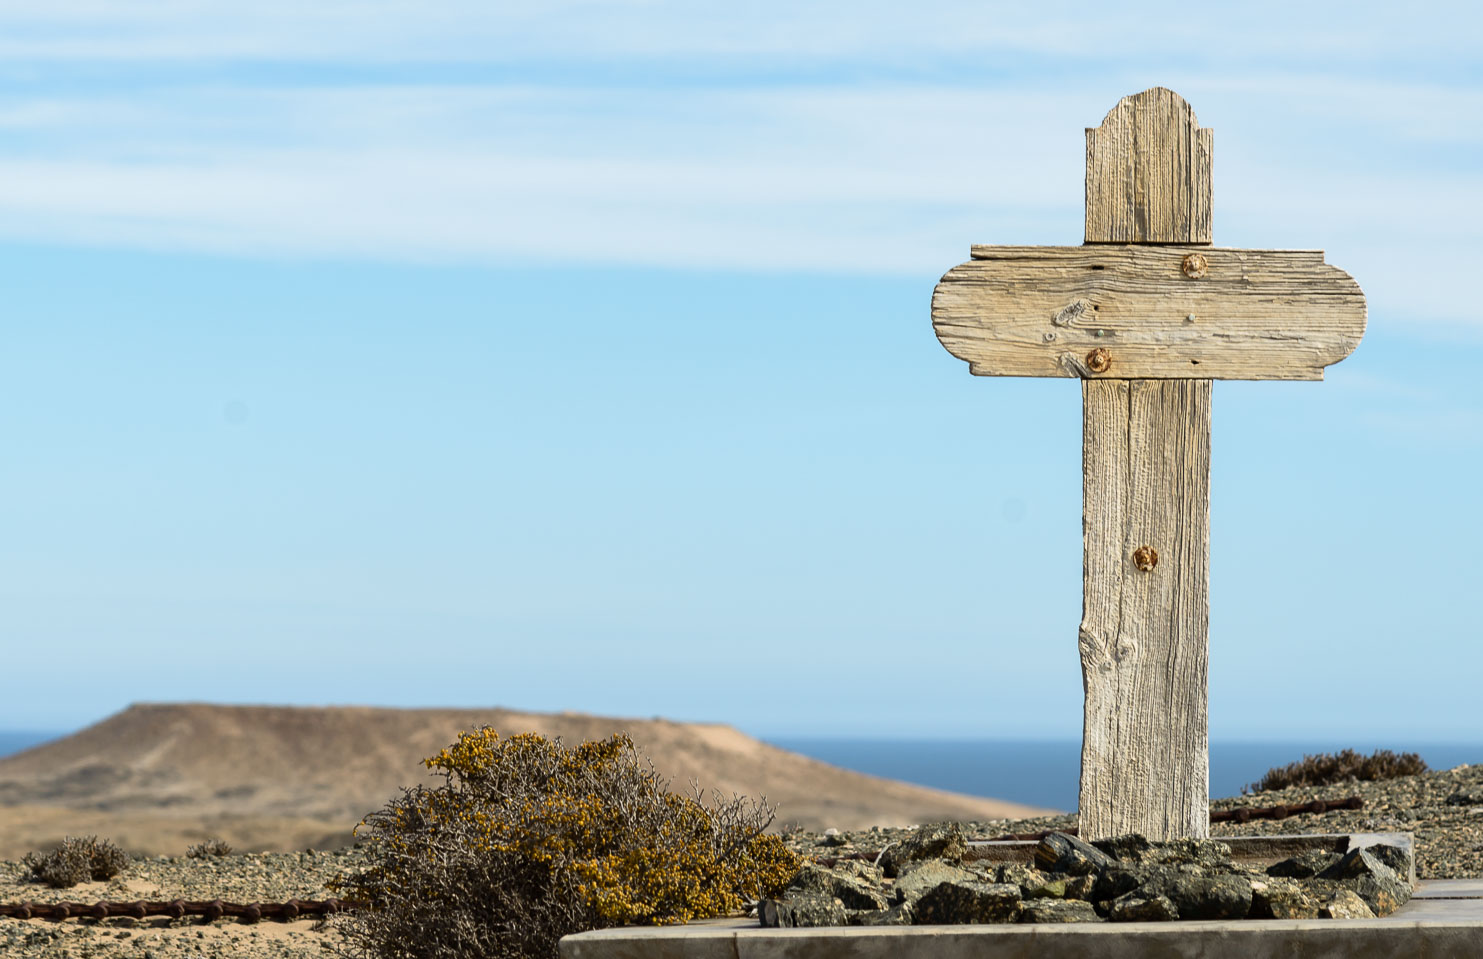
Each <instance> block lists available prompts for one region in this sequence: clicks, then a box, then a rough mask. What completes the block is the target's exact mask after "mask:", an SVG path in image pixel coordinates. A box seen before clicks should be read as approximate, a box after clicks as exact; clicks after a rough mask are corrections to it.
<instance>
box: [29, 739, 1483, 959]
mask: <svg viewBox="0 0 1483 959" xmlns="http://www.w3.org/2000/svg"><path fill="white" fill-rule="evenodd" d="M1356 795H1357V796H1359V797H1361V798H1362V799H1364V801H1365V808H1364V809H1361V810H1353V811H1351V810H1340V811H1334V812H1328V813H1323V814H1318V815H1315V814H1303V815H1298V816H1292V817H1290V818H1288V819H1285V820H1277V821H1273V820H1255V821H1252V822H1248V823H1245V824H1236V823H1217V824H1215V826H1214V827H1213V828H1212V832H1213V833H1214V834H1215V835H1217V836H1232V835H1275V834H1283V833H1328V832H1340V833H1341V832H1393V831H1401V832H1411V833H1413V834H1415V837H1416V848H1417V861H1416V872H1417V875H1418V876H1419V877H1421V878H1423V879H1426V878H1459V879H1460V878H1483V764H1475V765H1471V766H1459V767H1458V768H1456V769H1451V770H1445V771H1441V772H1432V773H1426V774H1423V775H1420V776H1407V777H1404V778H1401V779H1393V780H1388V781H1385V782H1375V783H1362V782H1353V781H1351V782H1346V783H1339V784H1337V785H1332V786H1321V787H1308V788H1294V789H1286V790H1282V791H1278V792H1267V793H1253V794H1251V795H1248V796H1241V797H1237V798H1233V799H1224V800H1220V801H1218V802H1216V803H1214V805H1213V807H1212V808H1214V809H1233V808H1237V807H1240V806H1252V807H1257V806H1274V805H1278V804H1279V803H1280V804H1288V805H1290V804H1295V803H1304V802H1309V801H1311V800H1314V799H1324V800H1335V799H1343V798H1346V797H1348V796H1356ZM1449 799H1451V800H1452V802H1448V800H1449ZM1074 823H1075V819H1074V817H1071V816H1060V817H1053V818H1041V819H1028V820H1014V821H1009V820H1004V821H998V822H990V823H971V824H968V825H969V829H970V831H971V832H972V833H973V834H974V835H976V836H984V837H992V836H996V835H1001V834H1004V833H1025V832H1037V831H1040V830H1043V829H1056V828H1066V827H1068V826H1071V825H1073V824H1074ZM906 833H907V830H904V829H871V830H866V831H860V832H853V833H842V834H839V835H834V836H825V835H820V834H815V833H809V832H796V833H791V834H789V835H788V837H787V839H788V842H789V844H790V845H792V846H793V847H794V848H795V849H796V850H798V851H799V852H800V853H803V854H804V855H838V854H839V853H841V852H848V851H854V850H858V851H875V850H879V849H880V848H882V847H883V846H884V845H885V844H886V843H888V842H892V841H894V840H897V839H900V838H902V837H903V836H905V835H906ZM104 838H106V837H104ZM364 862H365V858H364V853H363V851H362V850H361V849H358V848H349V849H342V850H337V851H334V852H319V853H316V852H312V851H310V852H300V853H261V854H254V855H240V856H238V855H233V856H225V857H209V858H204V859H187V858H185V857H160V858H153V859H139V860H135V861H134V863H132V864H131V865H130V866H129V868H128V869H126V870H125V871H124V872H123V873H122V874H121V875H119V876H118V877H116V878H115V879H113V880H111V881H109V882H106V883H104V882H95V883H87V884H84V885H79V886H75V887H73V888H71V889H49V888H47V887H46V886H44V885H41V884H39V883H34V882H30V881H28V874H27V870H25V869H24V868H23V867H22V866H21V865H20V863H18V862H3V863H0V902H7V903H9V902H22V901H25V900H30V901H32V902H58V901H61V900H69V901H73V902H88V903H91V902H96V901H98V900H103V899H107V900H123V901H131V900H134V899H159V900H169V899H175V898H180V899H222V900H224V901H228V902H282V901H283V900H286V899H291V898H299V899H324V898H326V897H328V896H332V895H334V893H333V891H331V890H329V889H327V888H326V887H325V883H326V882H327V881H328V880H330V879H332V878H335V877H337V876H341V875H344V874H346V873H350V872H354V871H356V870H357V869H359V868H360V867H361V866H362V865H363V864H364ZM337 921H338V920H334V919H331V920H329V921H322V920H317V919H302V920H296V921H294V922H275V921H264V922H261V923H257V924H254V925H244V924H242V923H240V922H238V921H237V920H235V919H231V918H224V919H219V920H217V921H215V922H211V923H203V922H202V921H201V920H200V919H199V918H191V917H187V918H185V919H180V920H169V919H165V918H151V919H145V920H138V921H136V920H133V919H130V918H127V917H119V918H109V919H104V920H101V921H99V920H94V919H90V918H81V919H67V920H63V921H60V922H57V921H53V920H47V919H26V920H21V919H11V918H6V917H0V956H4V957H6V959H11V957H15V959H31V957H37V959H42V957H45V959H63V957H65V959H89V957H99V959H103V957H137V959H207V957H214V956H234V957H243V959H278V957H295V959H309V957H314V959H326V957H330V956H332V955H334V954H335V953H336V951H337V950H344V949H345V948H346V941H345V939H344V938H343V937H342V936H341V935H340V934H339V932H338V931H337V925H336V923H337Z"/></svg>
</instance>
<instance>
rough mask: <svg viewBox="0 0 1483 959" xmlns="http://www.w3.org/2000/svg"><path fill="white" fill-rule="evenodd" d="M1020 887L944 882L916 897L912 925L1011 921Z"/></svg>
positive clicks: (1017, 902) (1018, 902) (1016, 909)
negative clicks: (920, 896)
mask: <svg viewBox="0 0 1483 959" xmlns="http://www.w3.org/2000/svg"><path fill="white" fill-rule="evenodd" d="M1019 904H1020V889H1019V887H1018V886H1012V885H1010V884H1009V883H997V882H996V883H986V882H944V883H942V884H940V885H939V886H937V888H935V889H933V890H932V891H930V892H928V893H927V894H926V895H924V896H923V897H922V898H920V899H918V900H917V902H916V906H915V907H914V908H913V910H912V924H913V925H918V926H921V925H940V924H944V923H983V922H1013V921H1014V919H1015V915H1016V914H1017V913H1018V911H1019Z"/></svg>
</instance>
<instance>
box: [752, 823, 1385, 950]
mask: <svg viewBox="0 0 1483 959" xmlns="http://www.w3.org/2000/svg"><path fill="white" fill-rule="evenodd" d="M967 855H968V845H967V841H966V839H965V837H964V835H963V832H962V829H961V827H959V826H958V825H957V824H955V823H942V824H938V825H933V826H923V827H921V828H920V829H918V830H916V831H915V832H914V833H912V834H911V835H910V836H909V837H908V838H907V839H905V840H904V841H902V842H900V843H898V844H896V845H893V846H889V847H887V848H886V849H885V850H883V851H882V852H881V853H880V855H879V856H877V857H876V858H875V859H874V860H870V859H838V860H834V861H823V862H817V861H816V862H810V863H808V864H807V865H805V866H804V867H803V869H802V871H801V872H800V873H799V874H798V877H797V878H796V879H795V880H794V881H793V884H792V885H791V886H790V887H789V888H788V890H787V892H786V893H785V894H784V895H783V897H782V898H781V899H775V900H773V899H765V900H763V901H761V902H760V903H758V904H757V915H758V918H759V919H760V920H761V922H762V924H763V925H764V926H845V925H851V926H881V925H935V924H947V923H989V922H997V923H1010V922H1103V921H1112V922H1130V921H1157V920H1170V919H1248V918H1250V919H1313V918H1332V919H1353V918H1371V917H1374V916H1383V915H1387V914H1389V913H1391V912H1394V911H1395V910H1396V909H1398V908H1400V906H1401V905H1402V904H1403V903H1405V902H1406V900H1408V899H1410V898H1411V884H1410V882H1409V880H1408V879H1407V878H1406V877H1407V876H1408V875H1409V873H1410V864H1409V862H1408V859H1407V857H1408V855H1409V853H1408V852H1407V851H1405V850H1403V849H1401V848H1399V847H1396V846H1384V845H1378V846H1368V847H1365V848H1363V849H1354V850H1351V851H1349V852H1347V853H1343V854H1340V853H1337V852H1332V851H1327V850H1312V851H1308V852H1304V853H1302V854H1300V855H1298V856H1295V857H1293V858H1291V859H1285V860H1283V861H1281V862H1278V863H1274V864H1272V865H1270V866H1268V867H1266V868H1265V869H1262V868H1260V867H1256V866H1250V865H1245V864H1238V863H1236V862H1234V861H1233V860H1232V858H1231V847H1230V846H1228V845H1227V844H1226V843H1223V842H1219V841H1217V840H1213V839H1184V840H1176V841H1173V842H1150V841H1149V840H1147V839H1145V838H1143V837H1142V836H1137V835H1130V836H1121V837H1118V838H1116V839H1108V840H1099V841H1097V842H1093V843H1086V842H1083V841H1082V840H1080V839H1077V838H1076V837H1075V836H1069V835H1066V834H1064V833H1052V834H1050V835H1048V836H1046V837H1045V838H1044V839H1042V840H1041V841H1040V842H1039V843H1038V844H1037V845H1036V847H1035V850H1034V858H1033V860H1032V861H1031V862H1028V863H1026V862H1003V863H993V862H988V861H985V860H977V861H973V860H969V859H967Z"/></svg>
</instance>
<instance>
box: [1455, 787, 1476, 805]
mask: <svg viewBox="0 0 1483 959" xmlns="http://www.w3.org/2000/svg"><path fill="white" fill-rule="evenodd" d="M1447 805H1449V806H1483V789H1462V790H1459V791H1457V792H1455V793H1453V794H1452V795H1450V796H1448V797H1447Z"/></svg>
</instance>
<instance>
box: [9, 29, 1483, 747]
mask: <svg viewBox="0 0 1483 959" xmlns="http://www.w3.org/2000/svg"><path fill="white" fill-rule="evenodd" d="M1241 10H1242V15H1241V16H1239V17H1236V16H1232V14H1231V8H1229V7H1221V6H1216V5H1206V6H1204V7H1200V6H1196V7H1184V8H1179V9H1178V10H1177V11H1174V10H1171V8H1169V6H1168V5H1167V4H1133V3H1106V4H1085V5H1070V4H1055V3H1042V4H1033V5H1026V4H994V3H945V2H923V3H916V4H897V3H861V2H854V3H849V4H844V3H817V4H784V3H771V2H759V3H751V4H743V5H738V4H712V3H697V2H686V3H679V2H666V0H653V2H630V3H624V2H612V3H565V2H558V0H547V2H543V3H540V4H521V5H508V4H504V5H495V4H477V3H431V4H429V3H410V2H405V3H404V2H357V3H353V4H352V3H334V2H319V3H315V4H308V5H306V4H302V3H293V4H290V3H276V2H262V3H255V4H250V5H249V4H224V3H186V2H170V0H161V2H155V3H136V2H107V3H103V2H83V0H76V2H73V0H52V2H50V3H48V4H44V5H43V4H34V3H33V4H13V3H0V80H3V83H0V277H3V290H4V307H3V313H0V317H3V319H0V329H3V331H4V342H3V347H0V442H3V444H4V448H5V450H6V453H7V455H6V457H5V465H4V467H3V469H0V501H3V502H5V503H6V504H8V505H7V508H6V509H4V510H3V511H0V630H3V647H4V654H3V655H4V666H3V667H0V727H6V728H40V729H66V728H72V727H76V726H79V725H82V724H85V723H88V722H91V721H94V720H96V719H99V718H101V717H103V716H105V715H107V714H109V713H111V712H113V711H115V710H117V709H119V708H122V707H123V706H124V705H126V704H127V703H129V702H132V701H136V700H179V699H204V700H216V701H225V702H280V703H305V704H316V703H374V704H384V705H466V706H479V705H502V706H509V707H516V708H526V709H536V710H559V709H575V710H582V711H588V712H597V713H611V714H621V715H636V716H650V715H664V716H668V717H672V718H677V719H693V720H713V721H723V722H729V723H733V724H735V725H737V726H739V727H741V728H743V729H745V730H747V731H749V732H753V733H757V734H761V735H789V734H791V735H808V734H814V735H817V734H838V735H862V736H879V735H901V736H940V737H948V736H1015V737H1026V736H1029V737H1035V736H1056V737H1063V736H1064V737H1070V736H1076V735H1079V732H1080V722H1081V718H1080V717H1081V682H1080V671H1079V666H1078V661H1077V654H1076V626H1077V622H1078V621H1079V618H1080V602H1081V598H1080V597H1081V588H1080V575H1081V546H1080V471H1079V465H1080V396H1079V391H1078V389H1077V387H1076V384H1075V383H1074V382H1071V381H1067V380H1055V381H1034V380H1013V379H990V378H975V377H971V376H969V375H968V372H967V369H966V366H965V364H963V363H961V362H959V361H958V360H955V359H953V358H952V357H951V356H949V355H948V354H947V353H946V352H945V351H943V350H942V348H941V347H940V346H939V345H938V344H937V341H936V339H935V338H934V337H933V335H932V331H931V325H930V320H929V316H928V306H929V301H930V296H931V291H932V287H933V285H934V284H935V283H936V281H937V278H938V277H939V276H940V275H941V274H942V273H943V272H944V271H946V270H947V269H948V268H949V267H951V266H953V265H955V264H956V263H959V262H961V261H963V260H965V259H966V258H967V255H968V248H969V245H970V244H972V243H1006V244H1017V243H1049V244H1076V243H1078V242H1079V241H1080V239H1081V236H1082V233H1081V229H1082V222H1081V221H1082V177H1083V172H1084V169H1083V163H1084V155H1083V143H1084V141H1083V137H1084V134H1083V129H1084V128H1085V127H1087V126H1095V125H1096V124H1097V123H1099V122H1100V121H1101V119H1102V116H1103V115H1104V114H1105V113H1106V111H1107V110H1108V109H1109V108H1110V107H1111V106H1112V105H1113V104H1114V103H1115V102H1116V101H1117V100H1118V98H1120V97H1121V96H1123V95H1125V94H1129V93H1134V92H1137V91H1139V90H1142V89H1145V88H1147V87H1149V86H1153V85H1164V86H1169V87H1172V88H1173V89H1175V90H1177V91H1178V92H1180V93H1181V94H1182V95H1184V96H1185V97H1186V98H1187V99H1188V100H1189V101H1190V102H1191V103H1192V104H1193V105H1194V107H1195V110H1196V112H1197V113H1198V115H1199V118H1200V121H1201V123H1202V124H1203V125H1205V126H1210V127H1213V128H1214V130H1215V183H1216V186H1215V241H1216V243H1217V244H1218V245H1222V246H1237V247H1289V248H1305V249H1306V248H1322V249H1324V250H1325V251H1326V252H1327V257H1328V260H1329V262H1331V263H1334V264H1336V265H1338V266H1340V267H1341V268H1343V269H1345V270H1347V271H1348V272H1350V273H1351V274H1352V275H1353V276H1355V277H1356V279H1358V280H1359V282H1360V284H1361V286H1362V287H1363V288H1364V290H1365V292H1366V294H1367V296H1368V299H1369V304H1370V325H1369V331H1368V332H1367V334H1366V337H1365V340H1364V342H1363V343H1362V344H1361V346H1360V348H1359V349H1358V350H1357V351H1356V352H1355V354H1354V355H1353V356H1352V357H1350V358H1349V359H1348V360H1346V361H1345V362H1344V363H1342V364H1340V365H1338V366H1336V367H1333V368H1331V369H1330V370H1329V374H1328V379H1327V380H1326V382H1324V383H1321V384H1314V383H1303V384H1287V383H1220V384H1218V385H1217V386H1216V389H1215V422H1214V454H1213V458H1214V467H1213V505H1212V557H1211V564H1212V590H1211V594H1212V612H1211V734H1212V736H1213V737H1215V738H1224V739H1232V738H1270V739H1293V738H1301V737H1302V736H1306V735H1311V736H1315V737H1325V738H1330V739H1332V738H1334V737H1339V738H1342V737H1346V736H1353V737H1355V738H1356V739H1357V740H1359V739H1367V740H1372V741H1374V740H1383V741H1386V742H1391V743H1395V744H1398V745H1404V744H1405V742H1406V741H1407V739H1408V738H1410V739H1416V740H1432V741H1435V740H1472V741H1478V740H1483V735H1480V733H1483V728H1480V726H1483V724H1480V722H1479V721H1478V720H1477V718H1476V710H1475V709H1474V708H1473V704H1474V701H1475V698H1476V688H1477V677H1478V675H1479V673H1480V670H1479V666H1480V663H1483V653H1480V652H1479V650H1480V646H1483V635H1480V629H1479V626H1478V618H1477V615H1476V611H1475V609H1474V607H1475V605H1476V596H1477V595H1478V592H1479V590H1478V581H1479V579H1480V574H1483V563H1480V561H1479V559H1478V552H1477V548H1476V543H1477V542H1479V541H1480V539H1483V511H1480V510H1479V509H1478V508H1477V485H1478V484H1477V480H1476V477H1477V475H1478V472H1479V468H1480V465H1483V387H1480V385H1479V383H1480V378H1479V377H1477V376H1474V375H1473V374H1472V373H1471V372H1470V366H1471V360H1472V358H1473V357H1475V356H1478V355H1483V317H1480V315H1479V314H1478V311H1477V310H1476V308H1475V307H1474V305H1473V303H1474V299H1475V297H1474V296H1473V294H1472V292H1471V291H1472V286H1473V285H1474V278H1475V277H1476V276H1477V275H1478V266H1477V264H1478V263H1479V262H1480V261H1483V227H1480V226H1479V224H1480V223H1483V217H1480V216H1479V214H1480V212H1483V209H1480V208H1483V161H1480V160H1479V159H1478V157H1479V155H1480V147H1483V127H1480V124H1479V123H1478V122H1477V118H1478V117H1480V116H1483V54H1480V53H1479V41H1480V39H1483V20H1480V17H1479V15H1478V14H1477V13H1476V12H1474V10H1473V9H1472V8H1471V7H1469V6H1467V5H1463V4H1426V3H1412V4H1406V5H1393V4H1370V5H1366V4H1332V5H1330V4H1312V5H1304V4H1291V3H1287V4H1281V5H1277V4H1270V5H1267V4H1243V5H1242V6H1241Z"/></svg>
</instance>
